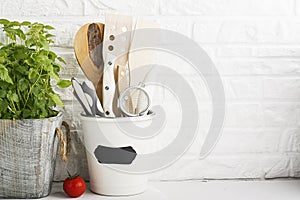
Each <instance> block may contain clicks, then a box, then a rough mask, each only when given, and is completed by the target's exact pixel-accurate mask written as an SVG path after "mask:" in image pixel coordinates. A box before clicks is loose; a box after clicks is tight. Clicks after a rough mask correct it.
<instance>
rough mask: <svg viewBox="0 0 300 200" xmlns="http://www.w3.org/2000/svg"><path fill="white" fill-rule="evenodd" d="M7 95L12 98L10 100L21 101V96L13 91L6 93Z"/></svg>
mask: <svg viewBox="0 0 300 200" xmlns="http://www.w3.org/2000/svg"><path fill="white" fill-rule="evenodd" d="M6 97H7V98H8V99H9V100H10V101H14V102H19V97H18V95H17V94H16V93H12V92H11V91H10V92H9V93H8V94H7V95H6Z"/></svg>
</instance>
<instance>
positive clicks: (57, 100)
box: [49, 94, 64, 107]
mask: <svg viewBox="0 0 300 200" xmlns="http://www.w3.org/2000/svg"><path fill="white" fill-rule="evenodd" d="M49 96H50V98H51V99H52V100H53V101H54V102H55V103H56V104H57V105H59V106H61V107H63V106H64V104H63V102H62V101H61V99H60V97H59V95H58V94H49Z"/></svg>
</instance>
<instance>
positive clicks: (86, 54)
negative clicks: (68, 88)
mask: <svg viewBox="0 0 300 200" xmlns="http://www.w3.org/2000/svg"><path fill="white" fill-rule="evenodd" d="M103 36H104V24H101V23H88V24H85V25H84V26H82V27H81V28H80V29H79V30H78V31H77V33H76V36H75V40H74V51H75V55H76V59H77V62H78V63H79V65H80V67H81V69H82V71H83V72H84V74H85V76H86V77H87V78H88V79H89V80H90V81H91V82H92V83H93V85H94V87H95V89H96V92H97V96H98V98H99V100H100V102H101V103H102V99H103V95H102V75H103V57H102V42H103Z"/></svg>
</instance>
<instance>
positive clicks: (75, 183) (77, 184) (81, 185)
mask: <svg viewBox="0 0 300 200" xmlns="http://www.w3.org/2000/svg"><path fill="white" fill-rule="evenodd" d="M63 188H64V191H65V193H66V194H67V195H68V196H70V197H79V196H81V195H82V194H83V193H84V192H85V189H86V185H85V182H84V180H83V179H82V178H81V177H80V176H73V177H72V176H70V177H68V178H66V180H65V181H64V186H63Z"/></svg>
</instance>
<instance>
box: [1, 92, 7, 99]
mask: <svg viewBox="0 0 300 200" xmlns="http://www.w3.org/2000/svg"><path fill="white" fill-rule="evenodd" d="M4 97H6V91H5V90H0V98H4Z"/></svg>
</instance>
